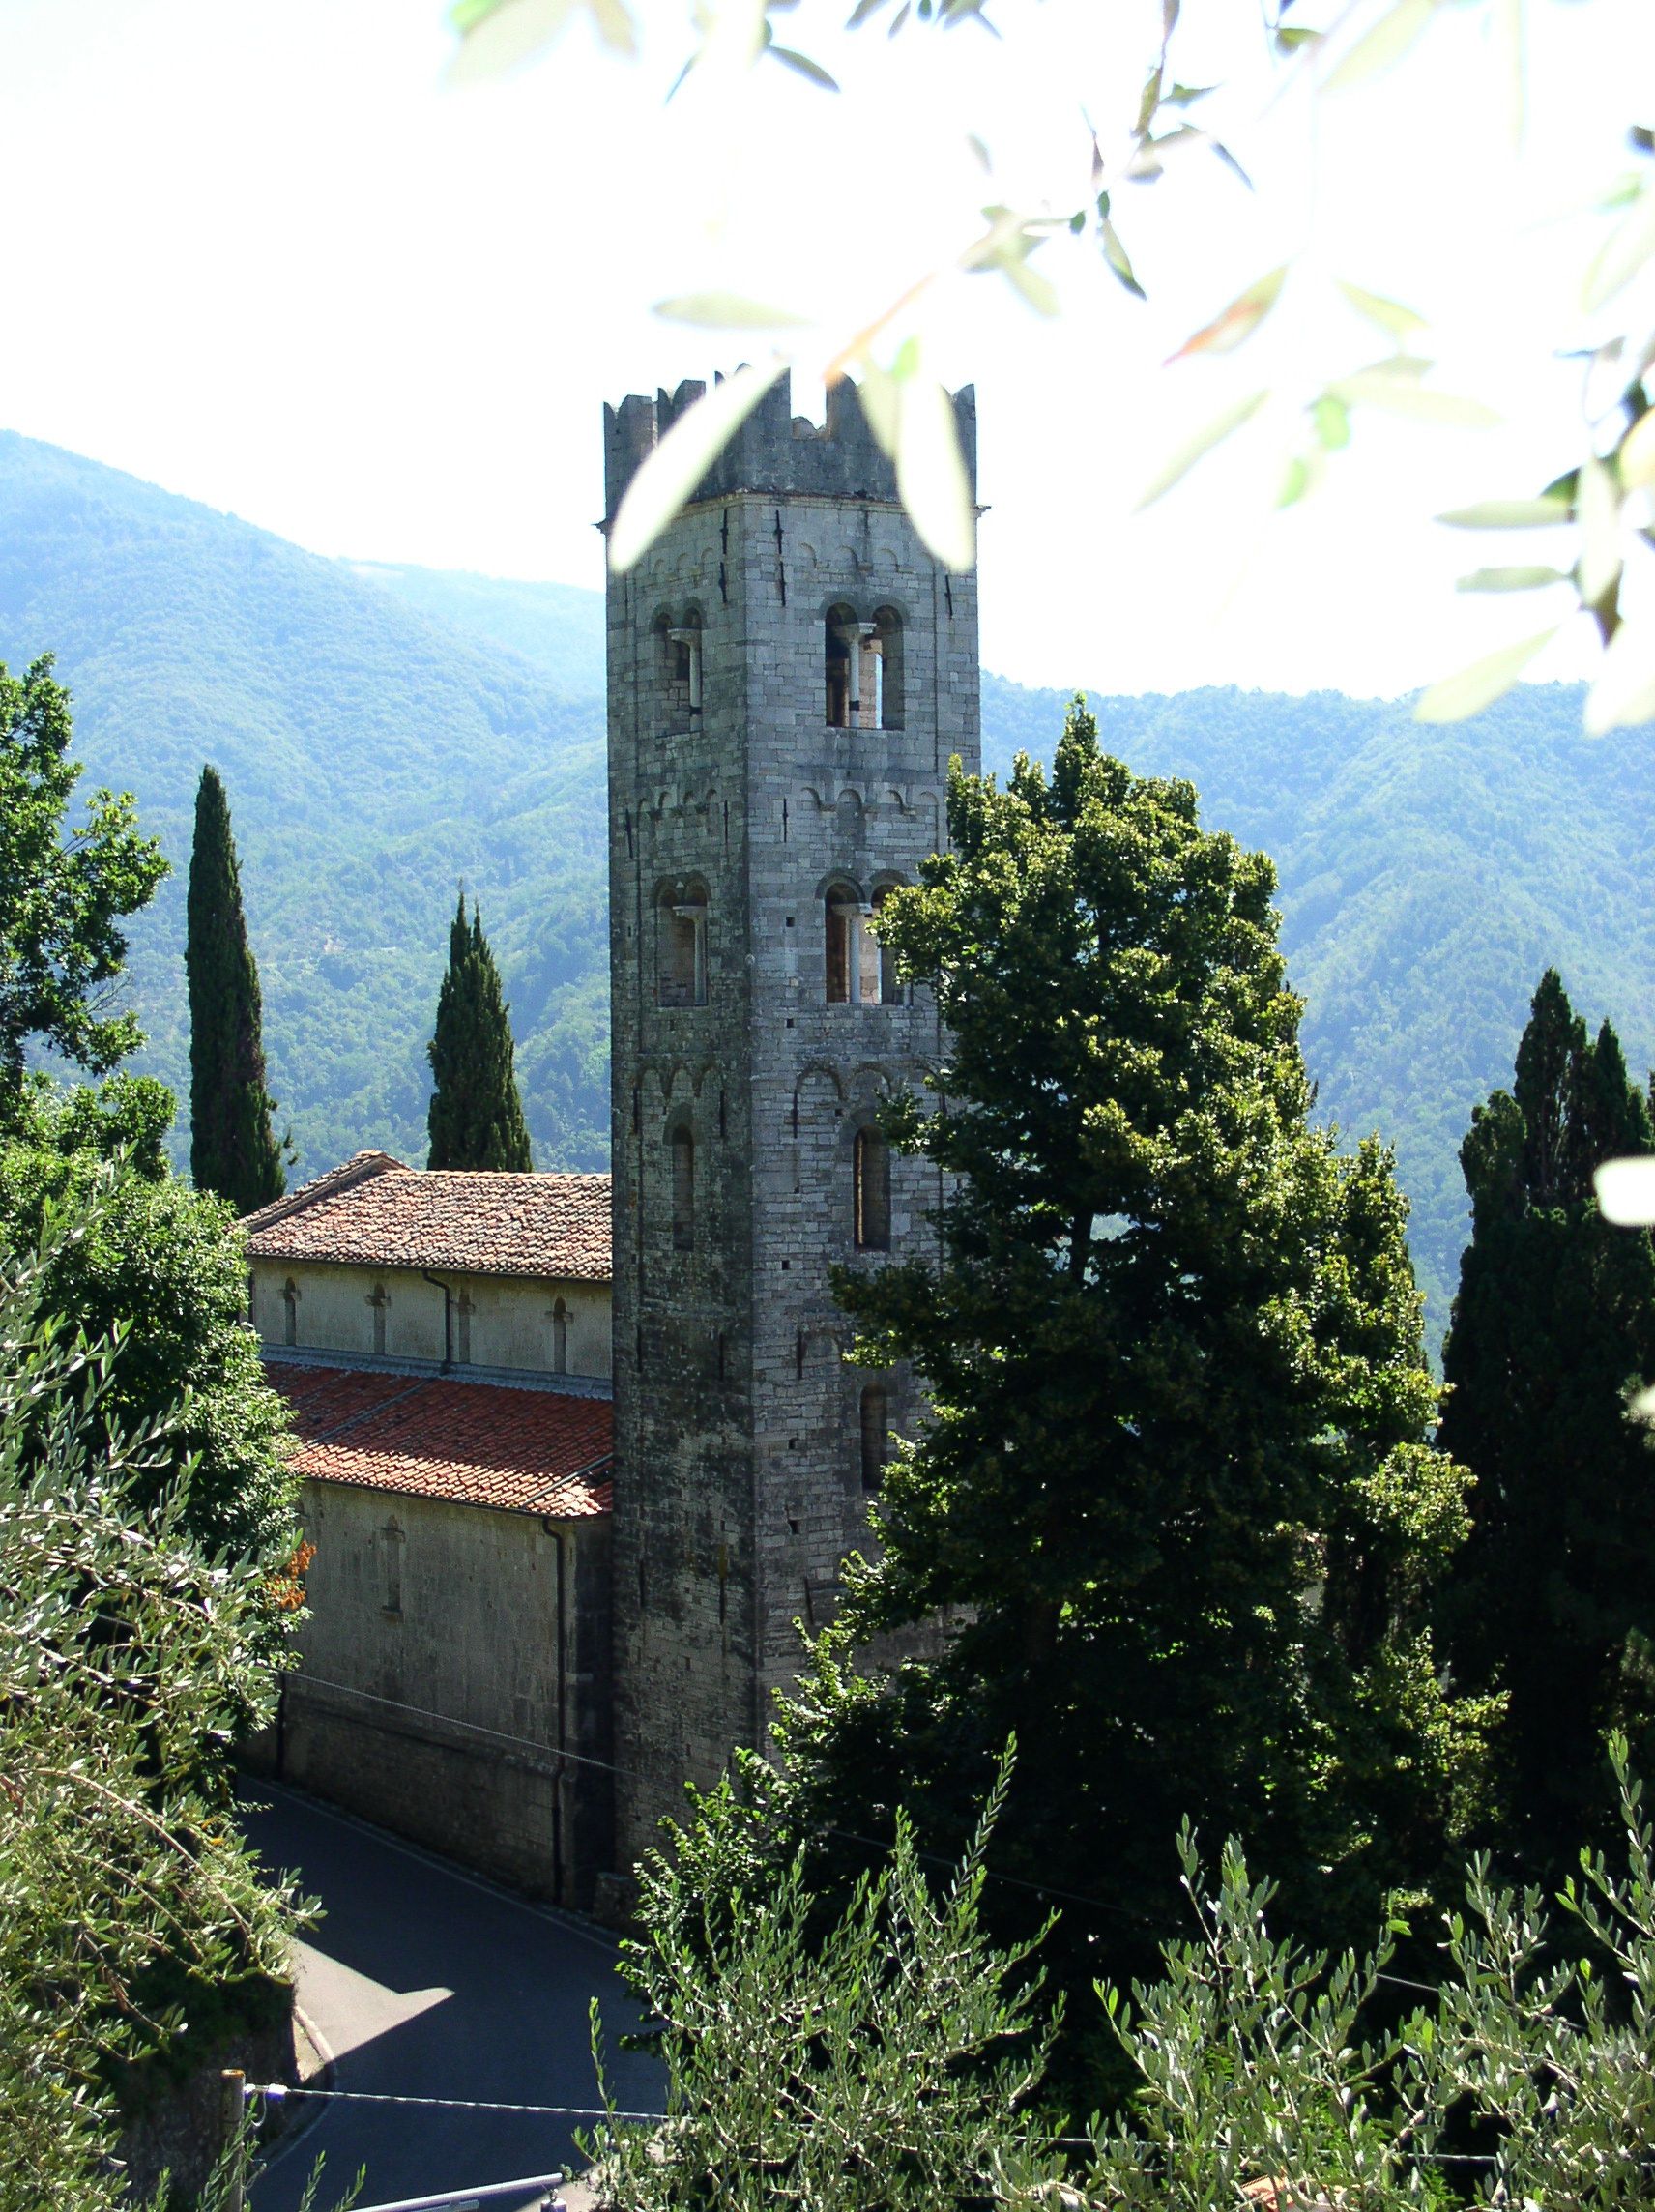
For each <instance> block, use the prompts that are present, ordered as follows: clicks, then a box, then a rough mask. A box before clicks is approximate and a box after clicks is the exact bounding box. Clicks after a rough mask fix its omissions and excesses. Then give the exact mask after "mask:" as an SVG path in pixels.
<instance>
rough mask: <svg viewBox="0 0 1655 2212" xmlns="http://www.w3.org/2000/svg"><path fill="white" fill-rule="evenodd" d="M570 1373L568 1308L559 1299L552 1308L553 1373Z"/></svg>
mask: <svg viewBox="0 0 1655 2212" xmlns="http://www.w3.org/2000/svg"><path fill="white" fill-rule="evenodd" d="M568 1371H569V1364H568V1307H567V1306H566V1304H565V1303H564V1301H563V1299H562V1298H558V1299H556V1300H555V1301H554V1303H553V1306H552V1373H553V1374H554V1375H566V1374H567V1373H568Z"/></svg>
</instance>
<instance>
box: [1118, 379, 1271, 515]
mask: <svg viewBox="0 0 1655 2212" xmlns="http://www.w3.org/2000/svg"><path fill="white" fill-rule="evenodd" d="M1269 396H1270V394H1269V392H1268V389H1265V390H1264V391H1262V392H1254V393H1249V395H1248V396H1247V397H1246V398H1245V399H1238V400H1236V401H1235V403H1234V406H1231V407H1227V408H1226V409H1225V410H1224V412H1223V414H1222V415H1219V416H1216V417H1214V419H1213V420H1212V422H1208V423H1206V424H1205V426H1204V427H1203V428H1202V429H1200V430H1198V431H1197V432H1196V434H1195V436H1194V437H1193V438H1190V439H1187V440H1186V441H1185V443H1184V444H1183V445H1181V446H1179V447H1178V448H1177V450H1176V451H1175V452H1174V453H1172V454H1171V455H1170V456H1169V457H1168V459H1167V460H1166V461H1165V462H1163V464H1162V465H1161V467H1160V468H1159V469H1158V470H1157V471H1156V472H1155V474H1154V476H1153V477H1151V479H1150V480H1149V482H1148V484H1147V486H1146V488H1145V490H1144V492H1143V493H1142V495H1141V496H1140V498H1139V500H1138V504H1137V506H1136V508H1135V509H1134V510H1133V511H1134V512H1135V513H1138V514H1142V513H1143V511H1144V509H1146V508H1147V507H1153V506H1154V504H1155V502H1156V501H1157V500H1158V499H1162V498H1164V497H1165V496H1166V494H1167V493H1168V492H1170V491H1171V490H1172V488H1173V486H1174V485H1175V484H1176V483H1181V482H1182V481H1183V480H1184V478H1185V477H1187V476H1188V475H1189V473H1190V471H1191V469H1193V468H1194V467H1195V465H1196V463H1197V462H1198V461H1200V460H1204V459H1205V457H1206V455H1207V454H1208V453H1210V452H1211V451H1212V450H1213V448H1214V447H1215V446H1221V445H1223V443H1224V441H1225V439H1226V438H1228V437H1230V436H1231V435H1232V433H1233V432H1234V431H1236V430H1239V429H1240V427H1241V425H1242V423H1243V422H1250V421H1251V420H1252V418H1253V417H1254V416H1255V415H1256V414H1257V413H1258V412H1259V410H1260V408H1261V407H1263V404H1264V402H1265V400H1266V399H1268V397H1269Z"/></svg>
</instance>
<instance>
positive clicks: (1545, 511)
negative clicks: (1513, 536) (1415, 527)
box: [1437, 499, 1575, 530]
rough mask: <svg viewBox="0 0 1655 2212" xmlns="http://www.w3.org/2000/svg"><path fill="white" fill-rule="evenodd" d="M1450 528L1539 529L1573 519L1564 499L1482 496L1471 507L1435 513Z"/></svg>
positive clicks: (1438, 519)
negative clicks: (1482, 497) (1482, 498)
mask: <svg viewBox="0 0 1655 2212" xmlns="http://www.w3.org/2000/svg"><path fill="white" fill-rule="evenodd" d="M1574 519H1575V514H1574V509H1573V508H1572V506H1571V505H1570V503H1569V501H1568V500H1566V499H1485V500H1479V501H1478V502H1477V504H1476V505H1475V506H1474V507H1451V508H1450V509H1448V511H1447V513H1446V514H1439V515H1438V516H1437V521H1438V522H1445V523H1447V524H1448V526H1449V528H1450V529H1452V530H1542V529H1548V528H1550V527H1552V526H1553V525H1554V524H1556V523H1559V522H1573V520H1574Z"/></svg>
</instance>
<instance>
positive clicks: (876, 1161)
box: [852, 1129, 890, 1252]
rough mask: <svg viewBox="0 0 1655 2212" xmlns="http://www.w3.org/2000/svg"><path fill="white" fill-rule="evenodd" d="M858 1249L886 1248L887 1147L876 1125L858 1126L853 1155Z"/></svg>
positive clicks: (887, 1211) (888, 1222)
mask: <svg viewBox="0 0 1655 2212" xmlns="http://www.w3.org/2000/svg"><path fill="white" fill-rule="evenodd" d="M852 1175H853V1180H854V1184H855V1204H856V1224H855V1225H856V1241H857V1251H858V1252H888V1251H889V1250H890V1147H889V1145H887V1144H886V1140H885V1137H884V1135H883V1134H882V1132H881V1131H880V1130H878V1129H858V1130H857V1142H856V1150H855V1152H854V1155H853V1162H852Z"/></svg>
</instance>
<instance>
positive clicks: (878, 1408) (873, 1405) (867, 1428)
mask: <svg viewBox="0 0 1655 2212" xmlns="http://www.w3.org/2000/svg"><path fill="white" fill-rule="evenodd" d="M861 1416H862V1417H861V1432H862V1488H863V1490H865V1491H875V1490H878V1489H879V1487H880V1485H881V1483H882V1482H883V1481H884V1480H885V1470H886V1462H887V1461H888V1459H889V1458H890V1400H889V1398H888V1396H887V1395H886V1386H885V1384H884V1383H864V1384H863V1386H862V1403H861Z"/></svg>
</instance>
